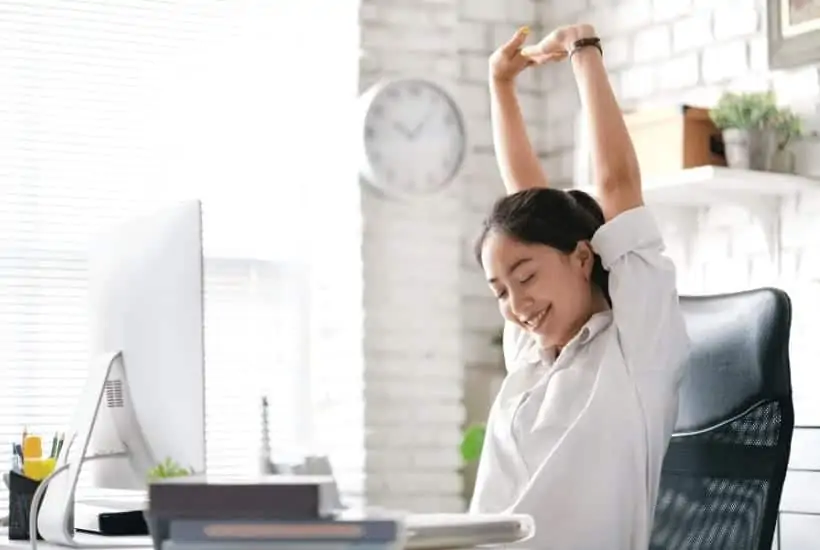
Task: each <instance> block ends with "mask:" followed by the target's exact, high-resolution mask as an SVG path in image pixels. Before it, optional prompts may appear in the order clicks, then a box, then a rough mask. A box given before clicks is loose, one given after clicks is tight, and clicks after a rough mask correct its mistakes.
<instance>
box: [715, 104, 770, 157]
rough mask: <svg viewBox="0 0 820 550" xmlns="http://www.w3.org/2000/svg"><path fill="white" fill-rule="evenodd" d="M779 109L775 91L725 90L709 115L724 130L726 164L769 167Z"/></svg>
mask: <svg viewBox="0 0 820 550" xmlns="http://www.w3.org/2000/svg"><path fill="white" fill-rule="evenodd" d="M779 113H780V110H779V109H778V108H777V102H776V98H775V95H774V93H773V92H748V93H735V92H725V93H724V94H723V95H722V96H721V98H720V99H719V100H718V102H717V105H715V107H714V108H712V109H710V111H709V116H710V118H711V119H712V122H714V124H715V126H717V128H718V129H719V130H721V131H722V134H723V143H724V146H725V152H726V164H727V165H728V166H729V167H730V168H741V169H746V170H769V169H770V168H771V165H772V160H773V156H774V153H775V151H776V150H777V136H776V131H775V124H776V121H777V119H778V115H779Z"/></svg>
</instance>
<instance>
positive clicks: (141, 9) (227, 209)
mask: <svg viewBox="0 0 820 550" xmlns="http://www.w3.org/2000/svg"><path fill="white" fill-rule="evenodd" d="M325 5H327V8H328V9H325V10H324V11H325V13H328V12H330V13H329V15H328V22H327V23H320V24H319V25H317V21H316V20H315V14H316V13H317V10H318V9H319V8H323V6H325ZM340 10H347V11H346V13H347V14H348V17H331V16H333V15H339V14H340V13H341V11H340ZM331 20H332V21H333V23H332V24H331V23H330V22H329V21H331ZM317 27H318V32H320V33H323V36H322V41H321V42H314V41H312V39H311V37H309V36H304V35H303V34H302V33H303V32H304V29H308V28H313V29H317ZM355 32H356V19H355V5H354V4H353V3H347V2H329V1H328V2H324V1H323V0H281V1H277V2H268V1H256V2H254V1H250V0H70V1H69V0H8V1H5V2H2V3H0V449H2V450H3V451H2V452H1V453H0V468H2V469H3V470H4V471H7V469H8V468H9V466H10V463H9V460H10V449H11V443H12V442H14V441H18V440H19V438H20V435H21V431H22V429H23V427H24V426H26V427H28V430H29V431H30V432H37V433H39V434H42V435H44V436H46V437H50V435H51V434H52V433H53V432H54V431H57V430H60V429H61V428H62V427H63V426H64V423H65V422H66V419H67V417H68V416H69V415H70V413H71V410H72V407H73V406H74V403H75V400H76V399H77V396H78V392H79V390H80V388H81V387H82V384H83V381H84V378H85V373H86V366H87V365H86V359H87V348H86V340H87V332H86V331H87V324H86V323H87V318H88V313H87V310H86V307H87V306H86V295H87V287H86V284H87V283H86V268H87V265H86V262H87V256H86V250H87V243H88V240H89V238H91V237H93V236H94V235H95V234H96V233H99V232H102V231H105V230H106V228H107V227H109V225H110V224H112V223H116V222H118V221H120V220H123V219H124V218H126V217H128V216H130V215H132V214H135V213H137V212H140V211H142V210H145V209H149V208H151V207H153V206H154V205H155V204H159V203H161V202H164V201H167V200H169V199H172V198H173V197H175V196H180V197H182V196H191V195H194V196H197V197H200V198H202V199H203V202H204V211H205V213H204V233H205V252H206V262H205V347H206V349H205V355H206V408H207V413H206V426H207V429H206V432H207V433H206V438H207V462H208V466H209V468H210V469H212V470H214V471H236V470H247V469H249V468H250V469H253V468H255V467H256V465H257V457H256V453H257V449H258V442H259V439H260V400H261V396H262V395H267V396H268V397H269V401H270V406H271V416H272V426H271V429H272V432H273V433H272V434H271V437H272V440H273V443H274V446H278V447H279V448H280V449H281V448H287V447H288V446H289V445H292V446H298V445H302V444H306V442H305V441H304V439H305V438H306V437H309V434H310V414H309V411H306V410H304V408H305V407H306V406H307V403H309V400H308V398H307V397H308V395H309V391H310V388H309V387H308V383H307V381H308V380H309V376H308V373H307V372H306V371H307V369H306V361H307V351H308V346H309V341H308V331H307V328H306V326H307V311H306V305H305V304H306V303H307V296H308V293H309V290H310V289H309V288H308V283H307V282H306V281H308V280H309V278H308V277H307V276H306V275H305V270H306V269H308V267H307V266H308V263H309V262H308V258H306V256H305V253H304V247H303V243H302V242H301V241H300V239H299V235H300V233H301V232H300V231H299V230H298V228H299V226H300V224H299V220H300V217H301V215H302V214H303V213H304V212H305V210H304V209H305V208H306V197H307V195H306V193H305V191H304V189H305V186H306V185H307V184H308V183H309V182H310V181H316V180H318V179H322V178H325V179H327V178H328V177H331V176H333V175H334V170H335V167H334V164H333V162H324V163H322V162H318V163H317V162H316V156H317V154H318V153H317V152H319V151H321V150H322V149H323V148H328V149H330V148H334V150H336V151H337V153H336V154H337V155H338V154H342V153H339V152H338V150H339V147H338V143H337V139H338V136H339V135H340V134H339V130H338V128H340V127H341V126H340V125H339V124H335V123H334V118H333V117H334V116H335V117H337V118H338V117H339V116H340V115H339V113H342V112H346V110H348V109H347V108H348V107H349V101H350V100H351V99H352V98H353V97H354V96H355V74H356V73H357V70H358V57H357V48H356V42H355ZM334 33H335V34H334ZM331 43H332V44H334V47H333V51H332V53H333V55H334V56H335V59H334V61H333V68H332V69H331V70H329V71H317V70H316V69H315V67H313V66H311V64H310V63H305V58H310V59H314V60H321V59H323V57H322V56H324V58H326V57H327V54H328V52H327V51H323V50H324V49H325V48H326V47H327V44H331ZM311 44H314V45H313V46H311ZM345 44H347V45H349V48H346V47H345ZM311 48H315V51H313V52H312V53H311ZM294 51H301V52H303V53H304V55H305V57H304V58H302V57H299V56H294ZM334 71H335V73H334ZM334 74H346V75H349V76H347V77H346V78H347V80H346V82H347V83H348V85H347V86H326V79H327V78H333V75H334ZM319 117H325V124H324V126H325V129H324V130H323V131H318V130H319V129H318V128H317V126H318V125H314V126H311V124H306V121H309V120H311V118H313V119H314V120H318V119H319ZM328 128H330V130H328ZM334 128H335V130H334ZM335 175H338V174H335ZM294 229H296V230H294ZM6 504H7V503H6V492H5V491H3V492H0V514H4V513H5V509H6Z"/></svg>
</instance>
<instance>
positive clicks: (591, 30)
mask: <svg viewBox="0 0 820 550" xmlns="http://www.w3.org/2000/svg"><path fill="white" fill-rule="evenodd" d="M597 36H598V35H597V34H596V32H595V27H593V26H592V25H588V24H586V23H582V24H578V25H573V26H571V27H569V28H568V29H567V32H566V34H565V35H564V40H563V41H562V44H561V45H562V46H563V48H564V49H565V50H566V51H567V53H569V52H570V51H572V48H573V46H574V44H575V43H576V42H577V41H578V40H582V39H584V38H595V37H597Z"/></svg>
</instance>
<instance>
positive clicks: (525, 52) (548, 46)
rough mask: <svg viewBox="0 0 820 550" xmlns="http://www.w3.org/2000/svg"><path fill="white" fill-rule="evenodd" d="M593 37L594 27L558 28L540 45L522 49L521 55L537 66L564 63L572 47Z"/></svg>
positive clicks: (569, 26) (572, 26) (584, 25)
mask: <svg viewBox="0 0 820 550" xmlns="http://www.w3.org/2000/svg"><path fill="white" fill-rule="evenodd" d="M593 36H595V29H594V28H593V27H592V25H586V24H581V25H567V26H564V27H558V28H557V29H555V30H554V31H552V32H551V33H549V34H548V35H547V36H546V37H544V38H543V39H542V40H541V41H540V42H538V44H534V45H532V46H525V47H524V48H522V49H521V55H522V56H524V57H527V58H529V59H530V60H532V61H533V62H534V63H535V64H537V65H542V64H544V63H548V62H550V61H562V60H564V59H566V58H567V56H568V55H569V52H570V50H571V49H572V45H573V44H574V43H575V42H576V41H577V40H580V39H581V38H590V37H593Z"/></svg>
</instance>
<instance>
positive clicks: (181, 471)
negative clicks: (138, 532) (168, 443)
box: [142, 457, 196, 548]
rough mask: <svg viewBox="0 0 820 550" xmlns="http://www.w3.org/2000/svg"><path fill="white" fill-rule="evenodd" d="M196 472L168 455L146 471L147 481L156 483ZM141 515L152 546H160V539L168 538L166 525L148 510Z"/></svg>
mask: <svg viewBox="0 0 820 550" xmlns="http://www.w3.org/2000/svg"><path fill="white" fill-rule="evenodd" d="M195 473H196V472H195V471H194V469H193V468H191V467H188V468H186V467H184V466H182V465H180V464H179V463H178V462H176V461H174V460H172V459H171V458H170V457H168V458H166V459H165V460H163V461H162V462H160V463H159V464H157V465H156V466H154V467H153V468H151V469H150V470H149V471H148V476H147V477H148V483H149V484H150V483H157V482H160V481H162V480H163V479H168V478H174V477H185V476H190V475H194V474H195ZM142 515H143V517H144V518H145V525H146V527H147V528H148V534H149V535H150V536H151V538H152V539H153V541H154V548H161V547H162V541H163V540H165V539H167V538H168V532H167V531H168V526H167V524H165V523H164V522H160V521H159V520H158V519H157V518H155V517H153V516H152V515H151V513H150V510H143V512H142Z"/></svg>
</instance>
